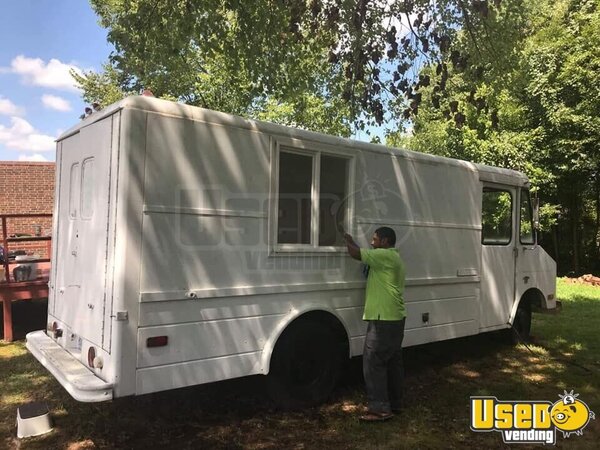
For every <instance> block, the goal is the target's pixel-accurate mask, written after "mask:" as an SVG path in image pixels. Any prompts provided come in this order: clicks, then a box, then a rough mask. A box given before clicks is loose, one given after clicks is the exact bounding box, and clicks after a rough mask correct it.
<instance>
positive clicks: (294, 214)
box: [277, 152, 313, 244]
mask: <svg viewBox="0 0 600 450" xmlns="http://www.w3.org/2000/svg"><path fill="white" fill-rule="evenodd" d="M312 179H313V157H312V156H306V155H300V154H297V153H288V152H281V153H280V154H279V212H278V227H277V242H278V243H279V244H310V234H311V225H310V224H311V217H312V211H311V209H312V208H311V190H312Z"/></svg>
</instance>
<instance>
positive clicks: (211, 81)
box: [91, 0, 526, 129]
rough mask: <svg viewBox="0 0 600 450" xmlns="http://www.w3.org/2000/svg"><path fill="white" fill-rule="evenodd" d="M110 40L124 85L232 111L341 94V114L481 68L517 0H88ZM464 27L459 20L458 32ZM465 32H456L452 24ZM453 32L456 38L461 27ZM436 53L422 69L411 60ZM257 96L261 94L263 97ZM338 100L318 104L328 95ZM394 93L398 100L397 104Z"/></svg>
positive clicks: (503, 50)
mask: <svg viewBox="0 0 600 450" xmlns="http://www.w3.org/2000/svg"><path fill="white" fill-rule="evenodd" d="M91 3H92V6H93V8H94V9H95V11H96V12H97V13H98V15H99V17H100V22H101V24H102V25H103V26H104V27H106V28H107V29H108V31H109V34H108V38H109V40H110V41H111V42H112V43H113V44H114V46H115V51H114V52H113V54H112V55H111V57H110V65H111V67H112V68H113V69H114V70H115V71H116V72H117V73H118V74H119V77H118V85H119V87H120V89H121V90H122V91H123V92H128V91H130V90H133V91H136V90H137V91H139V90H140V89H141V88H142V87H144V88H149V89H151V90H152V91H153V92H154V93H155V94H156V95H158V96H161V97H164V96H168V97H171V98H177V99H180V100H182V101H185V102H186V103H190V104H195V105H200V106H205V107H208V108H213V109H220V110H223V111H227V112H233V113H238V114H248V113H250V112H252V111H256V108H255V106H256V104H257V99H258V104H268V101H267V99H275V100H274V101H276V102H278V103H289V104H293V105H294V107H296V106H297V105H296V104H295V103H294V102H295V101H296V100H297V99H301V98H303V97H304V96H305V95H307V94H309V95H312V96H314V97H316V98H322V99H324V100H325V103H327V102H328V101H329V100H331V99H338V100H342V101H343V102H344V104H345V114H346V117H345V121H346V122H348V123H350V124H353V125H355V126H358V127H359V128H361V129H365V128H366V129H368V127H369V126H370V125H375V124H378V125H381V124H383V123H384V122H385V123H391V124H393V125H392V126H395V125H397V124H398V125H399V124H401V123H402V121H404V120H406V119H408V118H410V117H412V116H414V115H415V114H417V113H418V109H419V104H420V101H421V97H422V95H421V93H420V90H421V89H422V88H426V87H427V86H430V85H431V86H433V85H435V86H437V87H438V89H439V90H440V92H444V91H445V88H446V83H447V79H448V67H451V68H454V69H455V70H464V71H468V72H469V73H471V74H472V76H482V75H483V74H484V73H486V72H493V71H494V70H497V67H499V66H501V64H498V62H499V61H504V60H505V59H506V58H510V56H511V49H510V48H509V47H508V46H506V45H504V43H505V42H512V41H513V39H512V36H513V34H515V33H519V31H520V29H521V28H522V26H523V25H522V23H523V14H522V10H523V5H524V4H526V2H523V1H522V0H493V1H488V0H438V1H436V2H432V1H431V0H397V1H392V2H389V1H383V0H358V1H352V2H350V1H347V0H308V1H307V0H256V1H254V2H252V4H251V5H249V4H248V3H247V2H241V1H231V0H227V1H224V0H210V1H202V2H201V1H194V0H176V1H173V0H91ZM462 30H465V31H464V32H463V31H462ZM461 33H462V34H461ZM461 36H462V38H461ZM434 63H435V64H436V66H437V70H436V71H435V72H432V73H431V74H427V75H424V76H422V77H420V76H419V75H418V68H419V67H421V66H422V65H425V64H429V65H431V64H434ZM265 102H266V103H265ZM333 103H335V102H329V103H327V104H329V105H333ZM398 105H401V106H402V107H401V108H400V107H399V106H398Z"/></svg>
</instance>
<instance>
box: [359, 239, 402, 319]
mask: <svg viewBox="0 0 600 450" xmlns="http://www.w3.org/2000/svg"><path fill="white" fill-rule="evenodd" d="M360 260H361V261H362V262H363V263H365V264H367V265H368V266H369V276H368V278H367V293H366V297H367V298H366V300H365V313H364V314H363V320H402V319H403V318H405V317H406V309H405V308H404V297H403V295H404V279H405V272H404V262H402V259H401V258H400V254H399V253H398V250H397V249H395V248H375V249H372V250H369V249H364V248H361V249H360Z"/></svg>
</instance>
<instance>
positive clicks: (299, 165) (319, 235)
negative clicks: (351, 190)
mask: <svg viewBox="0 0 600 450" xmlns="http://www.w3.org/2000/svg"><path fill="white" fill-rule="evenodd" d="M278 177H279V183H278V193H277V196H278V211H277V244H280V245H281V244H283V245H285V244H299V245H303V246H312V247H336V246H337V247H341V246H343V238H342V236H341V235H340V233H339V232H338V231H337V229H338V226H339V225H342V226H344V227H346V219H347V208H348V205H347V196H348V182H349V159H348V158H344V157H339V156H333V155H329V154H323V153H321V152H295V151H293V150H292V149H290V150H289V151H288V150H287V149H282V150H280V152H279V173H278Z"/></svg>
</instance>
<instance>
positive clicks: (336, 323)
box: [275, 311, 350, 355]
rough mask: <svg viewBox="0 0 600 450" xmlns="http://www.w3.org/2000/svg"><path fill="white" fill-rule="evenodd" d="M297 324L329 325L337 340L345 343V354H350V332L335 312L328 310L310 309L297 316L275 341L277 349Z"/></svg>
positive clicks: (310, 325)
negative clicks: (348, 332)
mask: <svg viewBox="0 0 600 450" xmlns="http://www.w3.org/2000/svg"><path fill="white" fill-rule="evenodd" d="M297 326H304V327H308V328H309V329H310V327H327V328H329V329H330V330H331V331H332V332H333V333H334V335H335V337H336V340H337V342H338V343H339V344H340V345H343V349H344V352H345V353H344V354H345V355H349V354H350V348H349V342H348V334H347V333H346V329H345V328H344V325H342V322H340V320H339V319H338V318H337V317H336V316H334V315H333V314H331V313H329V312H326V311H309V312H306V313H304V314H302V315H301V316H298V317H296V318H295V319H294V320H292V321H291V322H290V323H289V324H288V325H287V326H286V327H285V330H283V332H282V333H281V335H280V336H279V338H278V339H277V342H276V343H275V349H277V345H278V344H279V342H281V338H282V337H283V336H285V335H286V333H288V331H289V330H290V329H292V328H293V327H297Z"/></svg>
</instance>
